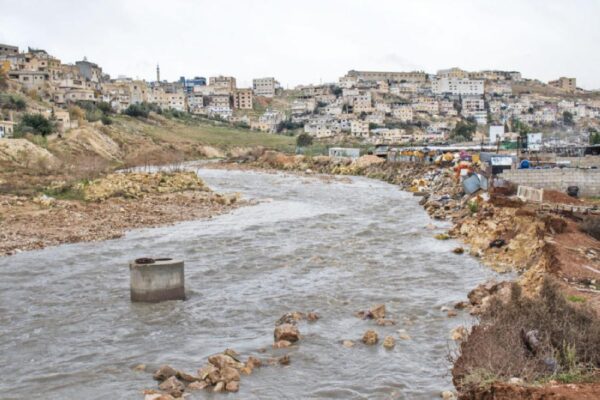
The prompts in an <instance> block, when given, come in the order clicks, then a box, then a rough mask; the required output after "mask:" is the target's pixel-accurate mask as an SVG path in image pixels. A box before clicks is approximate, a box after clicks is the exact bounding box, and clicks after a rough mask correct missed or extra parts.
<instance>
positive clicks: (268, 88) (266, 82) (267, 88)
mask: <svg viewBox="0 0 600 400" xmlns="http://www.w3.org/2000/svg"><path fill="white" fill-rule="evenodd" d="M277 89H279V82H277V81H276V80H275V78H272V77H270V78H257V79H253V80H252V91H253V92H254V95H255V96H264V97H273V96H275V92H276V91H277Z"/></svg>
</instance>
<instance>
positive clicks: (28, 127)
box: [16, 114, 56, 136]
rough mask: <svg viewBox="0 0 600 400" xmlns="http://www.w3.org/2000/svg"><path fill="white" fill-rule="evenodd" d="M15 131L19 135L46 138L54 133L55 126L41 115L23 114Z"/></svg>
mask: <svg viewBox="0 0 600 400" xmlns="http://www.w3.org/2000/svg"><path fill="white" fill-rule="evenodd" d="M16 131H17V133H19V134H21V135H22V134H25V133H32V134H34V135H42V136H46V135H49V134H51V133H52V132H54V131H56V125H55V124H54V122H52V121H51V120H49V119H48V118H46V117H44V116H43V115H41V114H25V115H23V118H22V119H21V122H19V124H18V125H17V129H16Z"/></svg>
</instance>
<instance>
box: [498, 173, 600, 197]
mask: <svg viewBox="0 0 600 400" xmlns="http://www.w3.org/2000/svg"><path fill="white" fill-rule="evenodd" d="M498 177H499V178H502V179H506V180H509V181H511V182H513V183H515V184H518V185H526V186H532V187H535V188H538V189H551V190H558V191H560V192H563V193H564V192H565V191H566V190H567V187H568V186H579V195H581V196H600V169H579V168H553V169H517V170H505V171H504V172H502V173H501V174H499V175H498Z"/></svg>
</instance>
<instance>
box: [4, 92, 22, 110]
mask: <svg viewBox="0 0 600 400" xmlns="http://www.w3.org/2000/svg"><path fill="white" fill-rule="evenodd" d="M0 108H2V109H3V110H15V111H23V110H25V108H27V103H26V102H25V100H23V98H21V97H19V96H15V95H11V94H0Z"/></svg>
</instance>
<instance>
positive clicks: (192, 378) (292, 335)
mask: <svg viewBox="0 0 600 400" xmlns="http://www.w3.org/2000/svg"><path fill="white" fill-rule="evenodd" d="M318 319H319V315H318V314H317V313H315V312H309V313H302V312H298V311H295V312H290V313H287V314H284V315H283V316H282V317H281V318H279V319H278V320H277V321H276V322H275V331H274V334H273V336H274V344H273V348H274V349H281V348H286V347H290V346H291V345H292V344H294V343H296V342H298V341H299V340H300V330H299V329H298V323H299V322H300V321H302V320H306V321H308V322H314V321H317V320H318ZM259 351H260V352H264V351H265V350H264V349H263V350H259ZM289 364H290V356H289V355H287V354H285V355H283V356H280V357H275V358H268V359H266V360H264V361H263V360H261V359H259V358H257V357H254V356H249V357H248V358H247V359H246V361H245V362H244V361H242V359H241V357H240V355H239V354H238V353H236V352H235V351H234V350H231V349H226V350H225V351H223V352H222V353H218V354H214V355H212V356H210V357H208V362H207V363H206V364H205V365H204V366H203V367H201V368H200V369H198V371H197V373H196V375H192V374H188V373H186V372H183V371H179V370H176V369H174V368H173V367H171V366H169V365H163V366H161V367H160V368H159V369H158V370H157V371H156V372H155V373H154V379H155V380H157V381H159V382H160V383H159V385H158V390H155V389H149V390H145V391H144V394H145V400H173V399H176V398H181V397H183V396H184V394H185V393H186V392H191V391H194V390H202V389H205V390H211V391H212V392H216V393H218V392H237V391H238V390H239V389H240V381H241V376H242V375H251V374H252V372H253V371H254V369H256V368H258V367H261V366H264V365H289ZM141 369H143V368H141Z"/></svg>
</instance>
